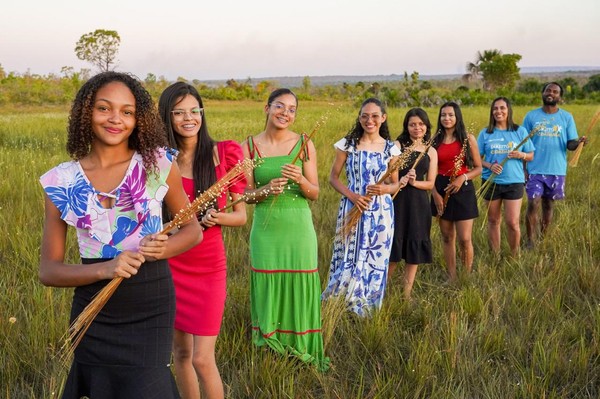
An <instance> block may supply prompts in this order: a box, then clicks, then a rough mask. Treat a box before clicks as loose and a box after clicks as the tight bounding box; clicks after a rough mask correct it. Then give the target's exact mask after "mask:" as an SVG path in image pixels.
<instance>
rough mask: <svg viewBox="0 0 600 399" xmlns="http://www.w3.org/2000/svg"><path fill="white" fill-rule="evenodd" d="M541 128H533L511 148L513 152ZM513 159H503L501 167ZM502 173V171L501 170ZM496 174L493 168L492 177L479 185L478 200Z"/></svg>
mask: <svg viewBox="0 0 600 399" xmlns="http://www.w3.org/2000/svg"><path fill="white" fill-rule="evenodd" d="M539 130H540V128H535V129H532V130H531V132H530V133H529V134H528V135H527V136H526V137H525V138H524V139H523V140H521V142H520V143H519V144H517V145H516V146H515V147H513V149H512V150H511V152H514V151H517V150H518V149H519V148H521V147H522V146H523V145H524V144H525V143H526V142H527V141H528V140H529V139H530V138H532V137H533V136H535V134H536V133H537V132H538V131H539ZM509 159H511V158H508V157H506V158H504V159H503V160H502V162H500V163H499V165H500V166H501V167H503V166H504V164H506V162H507V161H508V160H509ZM499 173H501V172H499ZM496 176H498V174H496V173H494V171H493V170H492V174H491V175H490V178H489V179H487V180H486V181H485V183H484V184H482V185H481V187H479V190H477V194H476V196H477V200H480V199H481V198H482V197H483V194H484V193H485V192H486V191H487V190H488V188H489V187H490V186H491V185H492V183H493V182H494V179H495V178H496Z"/></svg>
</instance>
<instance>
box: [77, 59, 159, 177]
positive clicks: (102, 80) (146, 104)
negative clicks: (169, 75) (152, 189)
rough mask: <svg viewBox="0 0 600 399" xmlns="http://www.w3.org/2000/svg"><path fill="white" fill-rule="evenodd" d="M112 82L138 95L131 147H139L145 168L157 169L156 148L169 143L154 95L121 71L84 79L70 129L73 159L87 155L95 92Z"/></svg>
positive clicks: (129, 142)
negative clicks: (85, 80) (120, 84)
mask: <svg viewBox="0 0 600 399" xmlns="http://www.w3.org/2000/svg"><path fill="white" fill-rule="evenodd" d="M112 82H120V83H123V84H124V85H125V86H127V87H128V88H129V90H131V93H132V94H133V97H134V98H135V120H136V124H135V128H134V129H133V132H132V133H131V136H129V140H128V145H129V148H130V149H133V150H136V151H137V152H138V153H139V154H140V155H141V156H142V160H143V164H144V167H145V168H148V169H150V170H154V169H155V168H156V165H157V158H156V150H157V149H158V148H160V147H164V146H166V145H167V140H166V137H165V133H164V126H163V123H162V121H161V120H160V117H159V116H158V113H157V112H156V108H155V105H154V101H153V100H152V96H150V93H148V91H147V90H146V89H145V88H144V86H142V84H141V82H140V81H139V80H138V79H137V78H135V77H134V76H133V75H130V74H127V73H122V72H112V71H110V72H102V73H99V74H97V75H95V76H93V77H92V78H91V79H90V80H88V81H87V82H85V83H84V84H83V86H81V89H79V91H78V92H77V95H76V96H75V100H74V101H73V105H72V106H71V112H70V114H69V127H68V128H67V152H68V153H69V155H70V156H71V158H73V159H75V160H79V159H81V158H83V157H85V156H86V155H88V154H89V153H90V151H91V148H92V141H93V140H94V137H95V136H94V130H93V128H92V112H93V108H94V101H95V99H96V93H98V90H100V89H101V88H102V87H104V86H106V85H107V84H109V83H112Z"/></svg>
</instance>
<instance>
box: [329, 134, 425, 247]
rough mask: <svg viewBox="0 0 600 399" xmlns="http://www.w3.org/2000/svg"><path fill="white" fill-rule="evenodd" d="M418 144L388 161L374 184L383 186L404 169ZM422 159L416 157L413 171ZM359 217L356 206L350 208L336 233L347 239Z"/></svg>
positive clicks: (360, 214) (360, 213)
mask: <svg viewBox="0 0 600 399" xmlns="http://www.w3.org/2000/svg"><path fill="white" fill-rule="evenodd" d="M420 144H421V142H420V141H419V142H417V141H415V142H413V144H412V145H411V146H410V147H407V148H406V149H405V150H404V151H402V153H401V154H400V155H399V156H397V157H394V158H393V159H392V160H391V161H390V163H389V165H388V168H387V170H386V171H385V173H384V174H383V175H382V176H381V177H380V178H379V180H378V181H377V183H376V184H383V183H384V182H385V181H386V180H387V179H388V178H389V177H390V176H391V175H392V174H393V173H395V172H396V171H398V170H400V169H404V168H405V167H406V165H408V162H409V160H410V156H411V154H412V153H413V152H414V151H415V148H416V147H417V146H418V145H420ZM430 146H431V142H430V143H429V144H428V145H427V148H426V150H425V152H427V150H428V149H429V147H430ZM422 157H423V153H421V154H419V156H418V157H417V159H416V160H415V162H414V164H413V166H412V168H413V169H414V168H415V167H416V166H417V164H418V163H419V161H420V160H421V159H422ZM398 191H399V190H398ZM396 193H397V191H396ZM394 195H395V194H394ZM365 196H366V197H369V198H371V197H372V195H370V194H367V195H365ZM361 216H362V211H361V210H360V209H359V208H358V207H357V206H354V207H352V208H351V209H350V211H349V212H348V214H347V215H346V217H345V218H344V222H343V224H342V226H341V228H340V230H339V231H338V232H337V233H338V234H341V235H342V236H344V237H347V236H348V235H350V233H352V231H353V230H354V229H355V228H356V225H357V224H358V221H359V220H360V218H361Z"/></svg>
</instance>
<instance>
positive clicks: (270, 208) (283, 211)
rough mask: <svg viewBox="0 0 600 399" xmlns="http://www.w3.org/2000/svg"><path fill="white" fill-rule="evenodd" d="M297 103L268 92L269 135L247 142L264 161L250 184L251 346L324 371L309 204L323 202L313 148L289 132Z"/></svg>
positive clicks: (250, 152) (280, 92) (289, 95)
mask: <svg viewBox="0 0 600 399" xmlns="http://www.w3.org/2000/svg"><path fill="white" fill-rule="evenodd" d="M297 107H298V100H297V98H296V95H295V94H294V93H293V92H292V91H291V90H289V89H277V90H275V91H273V92H272V93H271V95H270V96H269V99H268V101H267V104H266V105H265V108H264V112H265V114H266V117H267V120H266V124H265V130H264V131H263V132H261V133H259V134H257V135H256V136H253V137H249V138H248V139H247V140H246V141H245V142H244V143H242V149H243V150H244V155H245V156H246V157H247V158H249V159H260V160H261V161H262V162H261V163H260V164H259V165H258V167H256V168H255V169H254V172H253V174H252V175H251V176H249V177H248V187H247V189H246V196H247V202H248V203H254V204H256V207H255V209H254V217H253V221H252V230H251V232H250V263H251V269H250V310H251V318H252V341H253V342H254V344H255V345H257V346H264V345H268V346H269V347H270V348H271V349H273V350H275V351H277V352H279V353H281V354H284V355H289V354H293V355H295V356H297V357H299V358H300V359H301V360H302V361H304V362H306V363H309V364H313V365H315V366H316V367H317V369H319V370H321V371H324V370H326V369H327V368H328V367H329V365H328V362H329V359H328V358H326V357H325V355H324V354H323V336H322V334H321V301H320V297H319V296H320V290H321V283H320V280H319V271H318V268H317V235H316V232H315V228H314V226H313V222H312V214H311V211H310V208H309V206H308V201H314V200H316V199H317V197H318V196H319V182H318V178H317V154H316V151H315V146H314V145H313V143H312V141H309V140H308V138H307V137H306V136H305V135H299V134H296V133H294V132H293V131H291V130H290V127H291V125H292V124H293V123H294V120H295V118H296V109H297Z"/></svg>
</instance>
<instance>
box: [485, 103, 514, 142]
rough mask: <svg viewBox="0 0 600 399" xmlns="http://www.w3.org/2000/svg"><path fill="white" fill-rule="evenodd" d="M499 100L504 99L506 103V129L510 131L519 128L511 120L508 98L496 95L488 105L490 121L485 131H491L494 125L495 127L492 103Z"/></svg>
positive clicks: (511, 111)
mask: <svg viewBox="0 0 600 399" xmlns="http://www.w3.org/2000/svg"><path fill="white" fill-rule="evenodd" d="M500 100H502V101H504V102H505V103H506V108H508V114H507V116H506V129H507V130H510V131H516V130H517V129H518V128H519V125H517V124H516V123H515V122H514V121H513V110H512V105H511V104H510V100H509V99H508V98H506V97H496V98H495V99H494V101H492V106H491V107H490V122H489V124H488V127H487V129H486V132H487V133H490V134H491V133H493V132H494V127H496V120H495V119H494V105H495V104H496V102H497V101H500Z"/></svg>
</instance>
